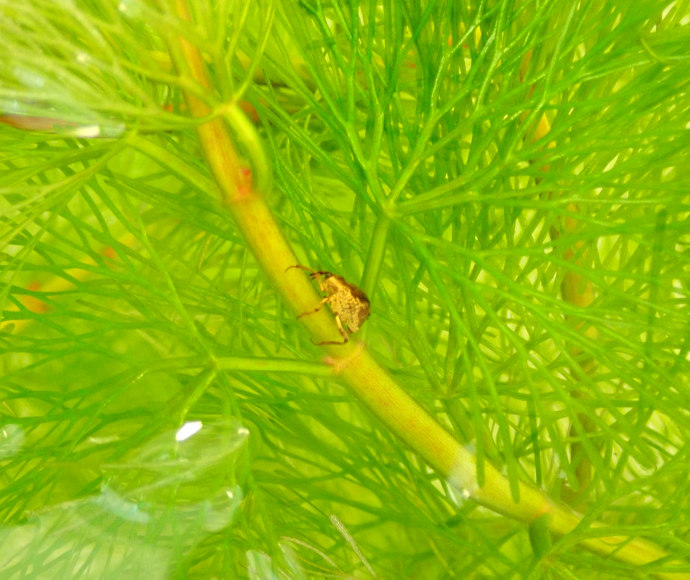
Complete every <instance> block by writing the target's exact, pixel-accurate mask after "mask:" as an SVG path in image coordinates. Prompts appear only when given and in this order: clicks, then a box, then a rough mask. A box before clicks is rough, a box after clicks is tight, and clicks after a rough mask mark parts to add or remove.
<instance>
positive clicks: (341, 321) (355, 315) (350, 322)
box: [286, 264, 369, 346]
mask: <svg viewBox="0 0 690 580" xmlns="http://www.w3.org/2000/svg"><path fill="white" fill-rule="evenodd" d="M290 268H299V269H301V270H307V271H308V272H310V274H309V277H310V278H311V279H312V280H316V282H317V283H318V285H319V290H320V291H321V292H322V293H323V294H325V295H326V296H324V298H323V299H322V300H321V302H319V304H318V306H317V307H316V308H315V309H314V310H310V311H309V312H303V313H302V314H300V315H299V316H298V317H297V318H302V317H303V316H309V315H310V314H314V313H315V312H318V311H319V310H321V307H322V306H323V305H324V304H328V306H329V307H330V308H331V311H332V312H333V316H334V317H335V323H336V325H337V326H338V330H339V331H340V335H341V336H342V337H343V341H342V342H338V341H337V340H336V341H333V340H327V341H324V342H319V343H316V344H317V345H319V346H320V345H323V344H346V343H347V342H348V340H350V334H353V333H355V332H357V331H358V330H359V329H360V327H361V326H362V324H364V321H365V320H366V319H367V318H369V298H367V295H366V294H365V293H364V292H362V290H361V289H359V288H358V287H357V286H355V285H354V284H350V282H348V281H347V280H345V278H343V277H342V276H338V274H333V273H332V272H324V271H323V270H312V269H311V268H307V267H306V266H302V265H300V264H296V265H294V266H290V267H289V268H288V270H289V269H290ZM286 271H287V270H286Z"/></svg>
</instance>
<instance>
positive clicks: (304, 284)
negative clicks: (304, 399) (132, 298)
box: [171, 0, 690, 579]
mask: <svg viewBox="0 0 690 580" xmlns="http://www.w3.org/2000/svg"><path fill="white" fill-rule="evenodd" d="M175 2H176V6H177V12H178V14H179V15H180V16H181V17H182V18H186V19H189V12H188V8H187V4H186V0H175ZM171 43H173V44H174V46H171V53H172V54H173V57H174V58H175V60H176V63H175V64H176V66H177V69H178V71H180V72H181V74H190V75H192V77H193V78H194V79H195V80H196V82H197V83H198V84H199V85H200V86H202V87H207V88H208V89H209V92H210V94H213V90H212V87H211V85H210V81H209V78H208V75H207V72H206V68H205V65H204V61H203V58H202V56H201V54H200V53H199V51H198V50H197V49H196V47H194V46H192V45H191V44H190V43H189V42H188V41H187V40H185V39H184V38H176V39H171ZM180 59H182V60H181V61H179V60H180ZM178 61H179V62H178ZM186 99H187V105H188V107H189V110H190V111H191V113H192V115H193V116H195V117H200V118H202V119H203V121H201V122H200V124H199V126H198V128H197V133H198V137H199V140H200V142H201V145H202V148H203V151H204V154H205V157H206V161H207V163H208V165H209V167H210V168H211V171H212V173H213V176H214V178H215V180H216V182H217V185H218V188H219V189H220V195H221V199H222V202H223V204H224V205H225V206H226V207H227V208H228V210H229V211H230V213H231V214H232V216H233V217H234V219H235V221H236V223H237V226H238V228H239V230H240V231H241V233H242V235H243V236H244V237H245V239H246V241H247V244H248V246H249V248H250V249H251V250H252V252H253V253H254V256H255V257H256V259H257V261H258V263H259V264H260V265H261V267H262V269H263V270H264V272H265V273H266V275H267V276H268V277H269V278H270V280H271V282H272V284H273V285H274V287H275V288H276V290H277V291H278V293H279V294H280V295H281V297H282V299H283V300H284V301H285V303H286V304H287V305H288V306H289V308H290V309H291V310H292V312H293V313H301V312H306V311H309V310H312V309H313V307H314V304H316V303H317V302H318V301H319V299H320V297H319V296H318V295H317V294H316V291H315V290H314V288H313V285H312V284H311V282H310V281H309V279H308V278H307V276H306V275H305V274H304V272H303V271H301V270H299V269H292V270H289V271H286V270H287V268H288V267H290V266H293V265H295V264H297V258H296V257H295V254H294V252H293V251H292V248H291V247H290V245H289V244H288V242H287V240H286V239H285V236H284V235H283V233H282V231H281V229H280V227H279V225H278V222H277V221H276V219H275V217H274V216H273V213H272V212H271V210H270V208H269V207H268V205H267V204H266V201H265V199H264V197H263V195H262V192H261V191H258V190H257V189H256V188H254V187H253V186H252V184H251V179H250V177H251V176H250V175H247V171H248V168H246V167H244V166H243V165H242V163H241V161H240V157H239V155H238V153H237V151H236V148H235V144H234V142H233V139H232V137H231V134H230V132H229V131H228V128H227V127H226V126H225V124H224V121H223V119H222V118H221V117H219V116H214V115H213V111H212V110H211V108H210V107H209V106H208V105H207V104H206V103H205V102H202V101H201V100H199V98H198V97H197V96H196V95H194V94H191V93H187V94H186ZM246 130H250V129H246ZM251 130H253V129H251ZM403 181H404V180H403ZM386 232H387V227H385V226H384V225H382V227H381V229H380V233H381V235H384V234H385V233H386ZM377 268H378V266H376V265H372V267H371V268H370V271H372V272H376V270H377ZM326 310H327V309H325V308H324V309H321V310H320V311H319V312H317V313H316V314H314V315H312V316H305V317H303V318H300V319H299V320H300V322H301V324H302V325H303V326H304V327H306V329H307V331H308V332H309V333H310V334H311V336H312V338H313V339H314V340H315V341H316V342H321V341H324V340H337V339H338V337H339V333H338V331H337V328H336V326H335V323H334V320H333V317H332V316H331V315H330V314H329V313H328V312H327V311H326ZM323 350H324V351H325V352H326V353H327V354H328V355H329V357H330V358H329V360H330V362H331V364H332V365H333V368H334V370H335V371H336V372H339V373H340V376H341V378H342V379H343V381H344V382H345V383H346V384H347V386H348V387H349V388H350V389H351V390H352V392H353V393H354V394H355V395H356V396H357V397H358V399H359V400H360V401H361V402H362V403H363V404H364V405H365V406H366V407H367V408H368V409H369V410H370V411H371V412H372V413H373V414H374V415H375V416H376V417H377V418H378V419H379V420H380V421H381V422H382V423H383V424H384V425H386V426H387V427H388V428H389V429H390V430H391V431H392V432H393V433H395V435H396V436H398V437H399V438H400V439H401V440H402V441H404V442H405V443H406V444H407V445H408V446H409V447H410V448H411V449H412V450H414V451H415V452H416V453H418V454H419V455H421V456H422V457H423V458H424V459H425V460H426V461H427V462H428V463H429V465H431V466H432V467H433V468H434V469H435V470H436V471H438V473H439V474H440V475H441V476H442V477H443V478H445V479H446V480H447V481H448V482H449V483H450V484H451V485H453V486H454V487H455V488H456V489H457V490H458V492H459V493H460V494H462V495H464V496H466V497H468V498H472V499H474V500H475V501H476V502H478V503H480V504H482V505H484V506H486V507H488V508H490V509H492V510H494V511H496V512H499V513H502V514H504V515H506V516H509V517H511V518H515V519H517V520H520V521H523V522H527V523H530V522H532V521H534V520H535V519H537V518H539V517H541V516H544V515H545V514H546V515H547V517H548V529H549V530H550V531H551V532H552V533H556V534H559V535H566V534H569V533H571V532H573V530H575V528H577V527H578V526H579V525H580V523H581V520H582V516H581V515H579V514H577V513H575V512H573V511H571V510H569V509H568V508H566V507H563V506H560V505H557V504H555V503H554V502H553V501H552V500H551V499H550V498H549V497H548V496H547V495H546V494H544V493H542V492H541V491H539V490H537V489H535V488H533V487H531V486H529V485H527V484H524V483H519V497H520V501H519V502H515V501H513V500H512V499H511V486H510V483H509V481H508V479H507V478H506V477H504V476H503V475H501V474H500V473H499V471H498V470H497V469H496V468H495V467H493V466H491V465H488V464H485V465H484V469H485V474H484V481H483V485H482V486H481V487H480V486H479V485H478V483H477V466H476V458H475V456H474V454H473V453H472V452H470V451H469V450H468V449H466V448H465V447H464V446H463V445H461V444H460V443H459V442H458V441H457V440H456V439H455V438H454V437H453V436H452V435H451V434H450V433H448V431H446V430H445V429H444V428H443V427H442V426H441V425H439V424H438V423H437V422H436V421H435V420H434V419H433V418H432V417H431V416H430V415H429V414H428V413H427V412H426V411H425V410H424V409H423V408H422V407H420V406H419V405H418V404H417V402H415V401H414V400H413V399H412V398H411V397H410V396H409V395H408V394H407V393H406V392H405V391H404V389H402V388H401V387H400V386H399V385H398V384H397V383H396V382H395V381H394V380H393V379H392V378H391V377H390V376H389V375H388V373H387V372H386V371H385V370H384V369H383V368H382V367H381V366H380V365H379V364H378V363H377V362H376V360H374V358H373V356H372V355H371V354H370V353H369V351H368V350H367V349H366V346H365V345H364V343H361V342H360V343H355V342H354V341H350V342H349V343H347V344H345V345H342V346H341V345H337V346H336V345H325V346H324V347H323ZM592 527H595V528H603V526H601V525H599V524H594V525H592ZM585 533H587V532H586V531H585ZM581 544H582V545H584V546H586V547H587V548H588V549H590V550H592V551H594V552H597V553H600V554H604V555H611V556H613V557H615V558H616V559H618V560H621V561H624V562H628V563H630V564H633V565H643V564H648V563H650V562H653V561H655V560H657V559H660V558H665V557H667V556H668V554H667V553H666V552H665V551H664V550H663V549H661V548H660V547H659V546H656V545H655V544H653V543H651V542H648V541H646V540H643V539H640V538H628V537H623V536H615V537H611V536H609V537H603V535H602V537H601V538H590V539H583V540H581ZM660 576H664V577H669V578H671V577H672V578H676V579H678V578H690V574H676V575H660Z"/></svg>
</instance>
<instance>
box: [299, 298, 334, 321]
mask: <svg viewBox="0 0 690 580" xmlns="http://www.w3.org/2000/svg"><path fill="white" fill-rule="evenodd" d="M328 300H329V297H328V296H326V297H325V298H324V299H323V300H321V302H319V305H318V306H317V307H316V308H314V310H310V311H308V312H302V314H300V315H299V316H298V317H297V318H302V316H309V315H310V314H316V313H317V312H318V311H319V310H321V308H322V307H323V305H324V304H326V302H328Z"/></svg>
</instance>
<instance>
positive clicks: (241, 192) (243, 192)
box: [237, 167, 253, 198]
mask: <svg viewBox="0 0 690 580" xmlns="http://www.w3.org/2000/svg"><path fill="white" fill-rule="evenodd" d="M252 186H253V179H252V170H251V169H249V167H240V171H239V177H238V179H237V197H238V198H243V197H247V196H248V195H249V194H250V193H251V191H252Z"/></svg>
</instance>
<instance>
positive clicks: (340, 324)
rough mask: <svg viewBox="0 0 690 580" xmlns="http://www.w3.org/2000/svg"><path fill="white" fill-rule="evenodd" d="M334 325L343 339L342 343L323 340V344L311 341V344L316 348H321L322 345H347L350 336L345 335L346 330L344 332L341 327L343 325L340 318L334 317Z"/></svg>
mask: <svg viewBox="0 0 690 580" xmlns="http://www.w3.org/2000/svg"><path fill="white" fill-rule="evenodd" d="M335 323H336V325H337V326H338V330H339V331H340V334H341V335H342V337H343V341H342V342H339V341H337V340H324V341H323V342H314V341H313V340H312V342H313V343H314V344H315V345H316V346H323V345H324V344H347V343H348V342H349V340H350V336H349V335H348V334H347V330H345V328H344V327H343V323H342V322H340V316H336V317H335Z"/></svg>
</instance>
